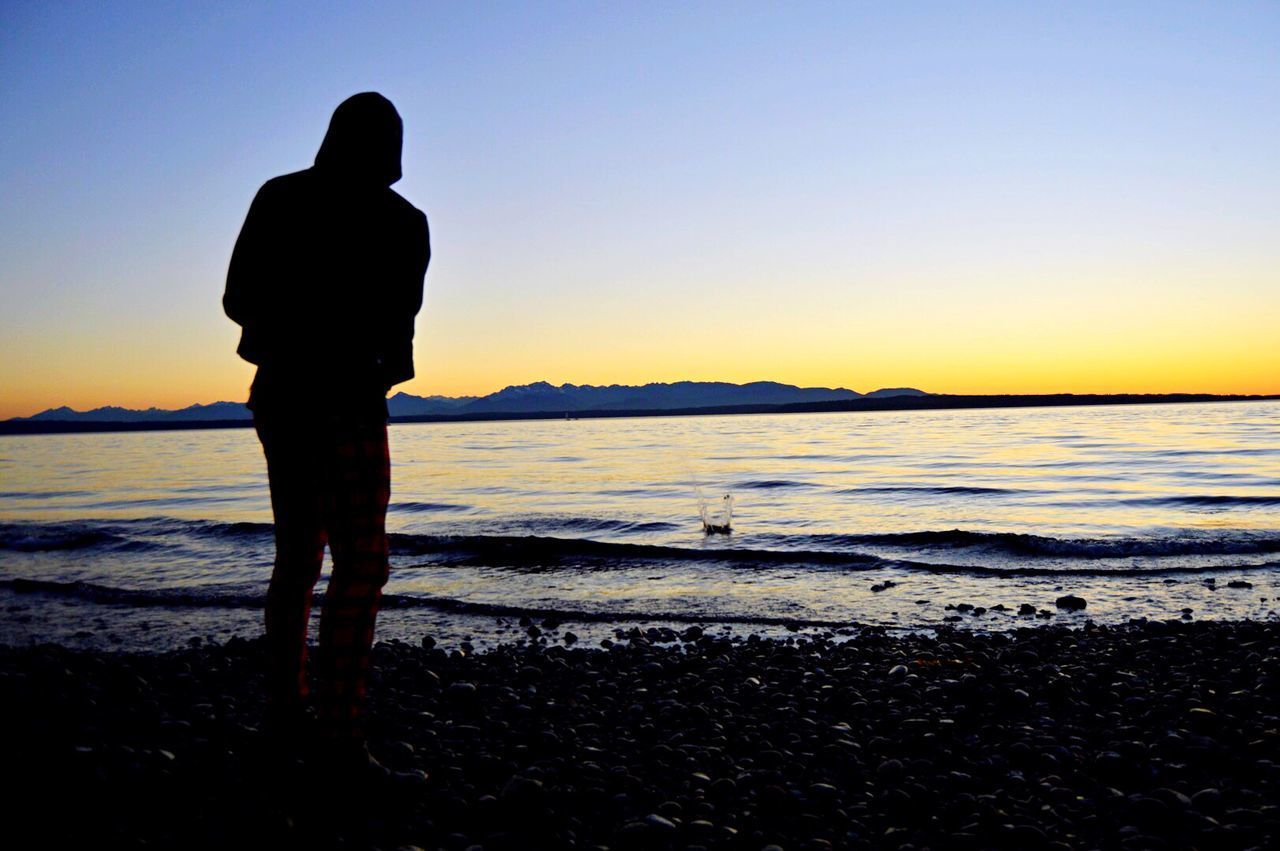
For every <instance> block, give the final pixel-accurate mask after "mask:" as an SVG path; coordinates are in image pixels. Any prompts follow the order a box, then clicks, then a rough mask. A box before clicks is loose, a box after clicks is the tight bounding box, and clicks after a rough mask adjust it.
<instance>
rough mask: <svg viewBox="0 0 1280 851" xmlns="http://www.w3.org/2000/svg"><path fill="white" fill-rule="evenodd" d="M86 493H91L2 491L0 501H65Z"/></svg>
mask: <svg viewBox="0 0 1280 851" xmlns="http://www.w3.org/2000/svg"><path fill="white" fill-rule="evenodd" d="M86 493H89V491H0V499H64V498H66V497H69V496H83V495H85V494H86Z"/></svg>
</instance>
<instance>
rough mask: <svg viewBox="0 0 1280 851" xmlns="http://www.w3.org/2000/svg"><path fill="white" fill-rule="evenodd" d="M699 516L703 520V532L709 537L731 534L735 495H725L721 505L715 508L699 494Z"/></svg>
mask: <svg viewBox="0 0 1280 851" xmlns="http://www.w3.org/2000/svg"><path fill="white" fill-rule="evenodd" d="M698 516H699V517H701V518H702V531H703V532H705V533H707V534H708V535H727V534H729V533H730V532H731V531H733V494H729V493H727V494H725V495H724V498H723V499H721V500H720V504H719V505H718V506H714V507H713V506H712V505H709V504H708V503H707V501H706V499H704V498H703V496H702V493H701V492H699V493H698Z"/></svg>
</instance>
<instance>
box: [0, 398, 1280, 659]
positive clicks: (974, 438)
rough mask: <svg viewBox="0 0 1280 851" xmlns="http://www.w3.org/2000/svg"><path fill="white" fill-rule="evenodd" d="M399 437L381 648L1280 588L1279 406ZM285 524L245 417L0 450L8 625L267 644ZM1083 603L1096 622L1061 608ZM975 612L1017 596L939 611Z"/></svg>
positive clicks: (1247, 610)
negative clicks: (242, 425)
mask: <svg viewBox="0 0 1280 851" xmlns="http://www.w3.org/2000/svg"><path fill="white" fill-rule="evenodd" d="M390 433H391V445H392V455H393V459H394V461H393V463H394V469H393V477H394V486H393V496H392V508H391V514H390V517H389V521H388V522H389V526H390V528H391V529H392V530H393V531H394V532H395V533H396V535H395V537H394V539H393V550H394V552H393V556H392V567H393V572H392V579H391V582H390V584H389V586H388V588H387V592H388V594H389V598H388V602H389V604H390V605H389V609H388V611H387V613H386V615H385V616H384V619H383V627H384V632H383V634H384V635H393V634H403V635H404V636H406V637H408V636H410V635H413V634H416V633H417V632H421V631H423V630H428V631H434V632H436V633H440V634H443V635H445V636H446V637H450V638H455V639H457V638H463V637H466V636H467V635H474V636H475V637H476V638H477V640H488V639H492V638H494V637H501V636H506V635H510V631H507V632H502V631H501V630H503V629H504V624H500V623H498V619H506V620H509V619H511V618H513V617H518V616H519V615H520V614H521V613H523V612H526V611H529V612H532V613H533V614H534V616H535V617H537V616H538V615H539V614H543V615H545V614H546V613H554V612H560V613H568V614H567V615H565V616H564V619H566V620H570V621H572V622H573V623H574V624H575V625H574V626H573V627H572V628H574V629H575V631H576V632H578V633H579V634H584V635H586V634H589V635H595V634H597V633H600V634H603V632H602V631H605V632H607V631H608V630H609V629H612V628H613V627H614V626H616V624H617V623H627V624H628V625H630V624H631V623H632V622H636V623H642V622H650V623H658V622H689V621H698V622H703V621H705V622H711V623H731V624H737V625H738V626H737V627H736V628H738V629H746V628H753V627H754V628H768V627H770V626H775V627H776V626H778V625H781V624H783V623H786V622H788V621H795V622H800V623H826V622H830V623H833V624H834V623H846V622H859V623H877V624H886V625H895V626H904V627H914V626H927V625H935V624H937V623H939V622H941V621H942V620H943V619H945V618H956V617H961V618H963V620H962V622H963V623H964V624H966V625H969V626H974V627H981V628H991V629H999V628H1009V627H1013V626H1017V625H1019V624H1027V623H1035V622H1038V621H1036V620H1035V619H1032V618H1027V617H1023V618H1019V617H1018V616H1017V615H1016V614H1015V611H1016V609H1017V607H1018V605H1019V604H1021V603H1031V604H1032V605H1034V606H1036V607H1037V608H1038V609H1044V610H1048V611H1053V612H1054V615H1053V617H1054V619H1055V620H1057V621H1063V620H1067V621H1078V620H1082V619H1083V618H1084V617H1086V616H1087V617H1092V618H1094V619H1096V620H1121V619H1126V618H1128V617H1132V616H1152V617H1170V616H1172V617H1179V616H1180V615H1181V610H1182V609H1183V608H1190V609H1191V610H1192V612H1191V615H1192V616H1193V617H1255V618H1262V617H1273V616H1274V615H1273V613H1272V611H1271V610H1272V608H1273V606H1274V603H1273V597H1274V595H1275V594H1277V593H1280V590H1277V589H1280V403H1275V402H1265V403H1245V404H1217V405H1153V406H1119V407H1093V408H1089V407H1082V408H1042V409H1022V410H1015V409H1010V410H983V411H938V412H881V413H874V414H813V415H786V416H735V417H691V418H648V419H644V418H641V419H608V420H575V421H559V420H543V421H536V422H508V423H458V424H415V425H400V426H393V427H392V428H391V432H390ZM726 493H727V494H732V496H733V500H734V518H733V532H732V534H730V535H711V536H708V535H705V534H704V533H703V531H702V528H701V524H700V521H699V505H700V500H705V501H706V502H708V503H710V504H713V505H714V504H718V503H719V502H720V500H721V498H722V497H723V495H724V494H726ZM270 519H271V516H270V507H269V503H268V500H267V486H266V476H265V471H264V465H263V461H262V457H261V450H260V448H259V446H258V444H257V441H256V438H255V436H254V434H253V432H252V431H251V430H248V429H239V430H225V431H192V432H150V433H134V434H96V435H49V436H25V437H3V438H0V583H2V584H0V589H3V594H4V595H5V599H4V600H3V601H2V602H4V603H5V605H6V609H7V612H8V613H7V614H6V615H5V616H4V629H5V631H4V632H3V634H0V638H4V639H6V640H22V639H31V638H39V637H44V636H54V637H58V638H60V639H64V640H65V639H67V638H68V636H71V637H76V636H75V633H80V634H79V636H78V640H81V641H84V642H87V643H93V642H95V641H98V642H102V641H113V642H115V643H120V644H126V645H129V644H143V645H151V646H154V645H156V644H163V643H164V642H165V641H171V640H176V639H177V638H178V637H179V636H180V635H181V636H184V637H185V635H189V634H191V632H192V631H195V632H197V633H198V634H212V635H221V634H224V633H225V632H227V631H237V630H238V631H253V630H256V628H257V627H256V624H257V618H258V613H257V612H256V611H255V608H254V607H255V606H256V605H257V602H258V600H259V599H260V597H261V595H262V592H263V589H264V587H265V582H266V579H267V575H268V572H269V569H270V567H269V566H270V561H271V556H272V553H271V535H270ZM14 580H36V581H38V582H40V583H43V584H41V585H40V586H39V589H40V590H39V591H38V592H31V591H30V590H26V589H29V588H30V586H29V585H24V584H23V583H17V584H15V581H14ZM1241 580H1243V581H1245V582H1248V583H1250V584H1251V586H1252V587H1248V588H1245V587H1237V588H1230V587H1228V586H1227V583H1228V582H1230V581H1237V582H1239V581H1241ZM886 581H889V582H890V583H893V584H892V585H891V586H890V587H888V588H887V589H883V590H872V588H873V586H876V587H877V588H878V587H879V586H882V585H883V584H884V583H885V582H886ZM1215 582H1216V588H1214V587H1211V586H1212V585H1214V584H1215ZM19 590H21V593H19ZM1067 591H1070V592H1073V593H1076V594H1080V595H1082V596H1084V597H1086V599H1088V600H1089V608H1088V610H1087V611H1086V613H1085V614H1077V615H1071V614H1066V613H1063V612H1058V611H1057V610H1056V609H1055V607H1054V599H1055V598H1056V597H1057V596H1059V595H1061V594H1062V593H1066V592H1067ZM966 602H967V603H971V604H974V605H977V606H983V607H986V608H988V609H990V608H991V607H993V606H996V605H997V604H1002V605H1004V606H1006V607H1008V608H1009V609H1010V611H1005V612H1000V611H988V612H987V613H985V614H983V615H981V616H976V617H975V616H973V615H972V614H968V613H966V614H964V615H957V614H956V612H955V611H954V610H952V609H949V608H947V606H948V605H949V604H957V603H966ZM144 624H145V626H144ZM577 624H581V627H579V626H578V625H577ZM593 624H594V626H593ZM593 630H594V632H593Z"/></svg>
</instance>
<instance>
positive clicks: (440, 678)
mask: <svg viewBox="0 0 1280 851" xmlns="http://www.w3.org/2000/svg"><path fill="white" fill-rule="evenodd" d="M532 626H534V627H535V629H534V630H532V632H534V633H541V634H540V635H537V637H536V638H532V639H530V640H529V641H527V642H525V643H523V644H510V645H503V646H501V647H498V648H496V649H493V650H489V651H485V652H482V653H476V654H471V655H468V654H466V653H465V652H460V651H450V652H447V653H446V652H445V651H443V650H440V649H434V648H433V646H432V645H433V642H431V641H430V639H425V640H424V642H423V645H424V646H416V645H410V644H406V643H398V642H397V643H390V644H380V645H379V646H378V647H377V649H376V654H375V670H374V676H373V680H372V683H371V686H370V689H371V694H370V731H371V746H372V750H373V752H374V753H375V754H376V755H377V756H378V757H379V758H380V759H382V760H383V761H384V762H385V763H387V764H389V765H392V766H394V767H397V768H401V769H410V768H416V769H421V770H424V771H426V772H428V774H429V779H428V780H427V781H426V782H425V783H420V784H419V785H418V786H417V787H415V788H412V789H409V790H405V789H401V790H400V792H399V793H398V795H397V796H395V797H375V798H373V799H372V800H368V801H365V802H364V803H363V804H360V805H354V804H353V803H352V802H351V801H348V800H346V799H345V797H344V796H343V795H340V794H337V793H335V792H334V791H333V790H332V789H328V788H324V787H317V786H316V785H315V784H313V783H311V782H309V781H308V778H307V777H306V776H302V777H299V776H296V775H293V774H288V773H281V772H278V771H275V770H273V768H272V763H271V762H270V760H269V759H268V758H267V756H266V755H265V750H266V749H265V748H264V737H263V735H262V734H261V733H260V732H259V730H258V722H259V719H260V716H261V712H262V701H261V696H260V691H261V678H260V674H259V671H260V670H261V667H262V659H261V654H262V647H261V644H260V642H258V641H244V640H232V641H230V642H228V643H226V644H222V645H209V644H200V645H197V646H192V647H189V648H187V649H184V650H180V651H174V652H166V653H160V654H127V653H110V652H91V651H73V650H67V649H64V648H60V647H57V646H37V647H23V648H13V647H3V646H0V690H2V693H0V697H2V698H3V701H4V705H5V707H6V709H7V711H8V713H9V714H11V717H12V719H13V720H12V721H11V723H10V724H9V725H8V727H7V729H8V732H9V740H10V741H9V751H10V756H11V759H10V761H9V765H10V766H11V767H12V768H14V769H15V771H14V772H13V773H11V774H10V780H11V781H13V782H14V783H16V784H17V786H18V789H17V791H15V792H10V793H7V797H8V801H7V803H8V804H9V805H10V806H12V807H13V809H12V810H11V816H10V819H9V828H10V831H13V830H17V829H21V830H22V831H23V832H24V833H27V834H30V835H34V836H35V837H37V838H38V841H37V842H36V845H37V846H39V847H70V845H71V844H72V843H87V842H91V843H93V845H95V846H105V847H157V848H178V847H182V848H203V847H209V848H252V847H279V848H283V847H295V846H296V847H304V846H305V847H344V848H366V847H377V848H385V849H396V848H401V847H404V846H410V847H412V846H417V847H421V848H424V849H436V848H444V849H457V851H464V849H469V848H470V849H476V848H483V849H521V848H566V849H569V848H610V849H696V848H706V849H716V848H726V849H749V851H762V849H766V848H769V849H770V851H776V849H777V848H781V849H785V851H801V850H802V849H826V848H901V849H910V848H914V849H924V848H931V849H965V848H1007V849H1036V848H1055V849H1090V848H1123V849H1141V848H1200V849H1218V848H1227V849H1247V848H1259V849H1261V848H1267V847H1276V843H1277V842H1280V625H1277V624H1274V623H1259V622H1253V621H1237V622H1194V623H1191V622H1185V621H1169V622H1164V621H1161V622H1142V623H1138V622H1134V623H1130V624H1127V625H1122V626H1112V627H1101V626H1094V625H1093V624H1091V623H1088V624H1086V625H1085V626H1084V628H1081V629H1068V628H1065V627H1055V626H1045V627H1040V628H1027V629H1021V630H1017V631H1015V632H1012V633H1006V634H991V635H987V634H981V633H975V632H969V631H960V630H954V631H953V630H950V629H943V630H940V631H939V632H937V633H936V634H928V635H926V634H914V635H905V636H902V635H889V634H886V633H885V632H883V631H881V630H877V629H863V630H856V631H854V632H853V634H852V635H834V634H832V633H817V634H797V635H795V636H793V637H791V638H788V639H786V640H762V639H759V638H756V637H754V636H752V637H747V638H736V639H733V640H730V639H727V638H724V637H721V636H713V635H712V634H711V633H710V632H708V633H706V634H704V633H703V632H702V630H701V629H699V628H697V627H692V628H689V629H688V630H686V631H684V632H683V633H674V632H671V631H670V630H666V631H659V630H651V631H648V632H646V631H645V630H644V629H642V628H640V629H632V628H630V627H628V629H627V630H626V633H625V634H622V635H620V638H619V640H618V641H616V642H610V643H611V644H612V646H610V647H607V648H601V647H591V648H584V647H583V646H582V643H580V642H578V643H575V642H573V640H572V638H571V637H570V633H569V632H566V630H565V628H564V627H557V625H555V624H541V625H539V624H534V625H532ZM567 628H568V630H572V624H569V625H568V627H567ZM621 632H622V631H620V633H621ZM566 641H567V642H568V643H566ZM11 835H12V833H11ZM33 847H35V846H33Z"/></svg>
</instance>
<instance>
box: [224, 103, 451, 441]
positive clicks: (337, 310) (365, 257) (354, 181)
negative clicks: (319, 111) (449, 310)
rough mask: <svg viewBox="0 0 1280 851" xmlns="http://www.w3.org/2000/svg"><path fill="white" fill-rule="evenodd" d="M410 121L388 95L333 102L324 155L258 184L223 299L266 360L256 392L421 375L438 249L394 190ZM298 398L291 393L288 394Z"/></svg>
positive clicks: (254, 353) (382, 390)
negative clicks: (426, 286) (417, 346)
mask: <svg viewBox="0 0 1280 851" xmlns="http://www.w3.org/2000/svg"><path fill="white" fill-rule="evenodd" d="M401 139H402V131H401V124H400V117H399V115H397V114H396V111H395V107H393V106H392V105H391V103H390V101H388V100H386V99H385V98H383V97H382V96H381V95H375V94H371V93H366V94H361V95H356V96H354V97H352V98H349V99H348V100H346V101H344V102H343V103H342V104H341V105H340V106H339V107H338V109H337V111H336V112H334V115H333V120H332V121H331V122H330V125H329V131H328V133H327V134H326V136H325V139H324V143H323V144H322V145H321V147H320V152H319V153H318V154H317V155H316V163H315V166H314V167H312V168H309V169H307V170H305V171H299V172H295V173H293V174H286V175H284V176H282V177H277V178H274V179H272V180H269V181H267V183H266V184H265V185H263V187H262V188H261V189H260V190H258V194H257V197H255V198H254V200H253V204H252V206H250V208H249V214H248V216H247V217H246V218H245V222H244V227H243V228H241V230H240V237H239V239H237V240H236V246H235V250H234V251H233V252H232V255H231V266H230V268H229V269H228V271H227V288H226V293H225V294H224V295H223V299H222V304H223V308H224V309H225V310H226V312H227V316H229V317H231V319H232V320H234V321H235V322H236V323H237V324H239V325H240V326H241V328H242V329H243V331H242V333H241V337H240V346H239V348H238V349H237V352H238V353H239V355H240V356H241V357H242V358H244V359H245V360H247V361H249V362H250V363H254V364H257V365H258V377H257V378H256V379H255V381H254V389H253V392H252V394H251V397H250V406H251V407H254V408H255V411H256V410H258V408H259V407H261V405H262V403H263V402H264V401H266V402H274V401H280V402H281V403H282V404H284V403H292V402H294V401H296V400H298V399H314V400H316V401H317V402H318V403H320V404H323V405H326V406H328V407H330V408H333V407H335V406H337V407H341V406H343V405H346V404H357V403H359V404H366V403H368V400H371V399H376V400H378V404H380V405H381V407H382V411H383V414H384V416H385V410H386V408H385V402H384V401H382V400H384V399H385V396H386V392H387V390H388V389H389V388H390V387H391V386H392V385H394V384H398V383H399V382H401V381H406V380H408V379H410V378H412V377H413V374H414V372H413V323H414V317H415V316H416V315H417V313H418V310H419V308H420V307H421V306H422V288H423V278H424V276H425V275H426V271H427V264H428V262H429V261H430V259H431V243H430V237H429V234H428V230H427V218H426V216H425V215H423V214H422V212H421V211H420V210H418V209H417V208H415V207H414V206H413V205H412V204H410V203H409V202H408V201H406V200H405V199H404V198H402V197H400V196H399V195H398V194H396V193H395V192H394V191H392V189H391V188H390V187H391V184H393V183H395V182H396V181H397V180H399V179H400V150H401ZM285 397H290V398H285Z"/></svg>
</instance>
